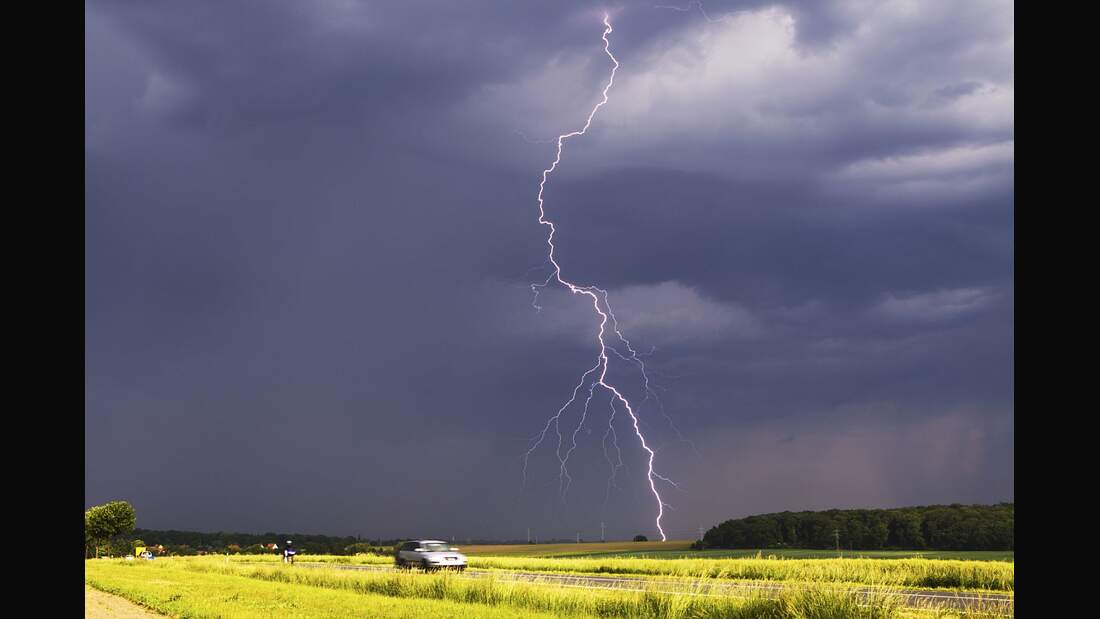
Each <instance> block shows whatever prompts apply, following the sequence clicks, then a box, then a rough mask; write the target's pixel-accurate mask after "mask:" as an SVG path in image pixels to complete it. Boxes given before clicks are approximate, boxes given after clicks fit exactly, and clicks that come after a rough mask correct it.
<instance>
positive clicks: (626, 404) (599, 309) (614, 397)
mask: <svg viewBox="0 0 1100 619" xmlns="http://www.w3.org/2000/svg"><path fill="white" fill-rule="evenodd" d="M603 25H604V27H605V29H604V33H603V37H602V38H603V43H604V52H605V53H606V54H607V57H608V58H610V59H611V62H612V63H613V65H614V66H613V67H612V68H611V76H610V78H609V79H608V80H607V86H605V87H604V89H603V97H602V99H601V100H600V102H599V103H597V104H596V105H595V107H593V108H592V111H591V112H590V113H589V114H588V118H587V119H585V122H584V126H583V127H581V128H580V129H579V130H576V131H571V132H569V133H565V134H562V135H559V136H558V138H557V145H558V149H557V154H556V156H555V157H554V162H553V163H552V164H551V165H550V167H549V168H547V169H545V170H543V171H542V182H540V183H539V194H538V202H539V223H540V224H542V225H544V226H547V227H549V228H550V233H549V235H548V236H547V237H546V244H547V246H548V248H549V254H548V256H549V258H548V261H549V263H550V265H551V266H552V267H553V271H552V272H551V274H550V276H549V277H547V278H546V281H544V282H542V283H541V284H532V286H531V290H532V291H533V292H534V295H535V299H534V301H533V302H532V305H534V306H535V308H536V309H539V310H541V309H542V308H541V307H540V306H539V305H538V293H539V291H540V289H542V288H545V287H546V286H549V285H550V284H551V283H552V282H554V281H557V283H559V284H561V285H562V286H563V287H565V288H567V289H569V291H570V292H572V293H573V294H579V295H584V296H586V297H588V298H589V299H591V301H592V309H593V310H594V311H595V312H596V315H598V316H599V320H600V326H599V331H598V333H597V334H596V341H597V342H598V343H599V348H600V352H599V354H598V355H597V357H596V363H595V364H594V365H593V366H592V367H591V368H589V369H588V370H587V371H585V372H584V374H582V375H581V379H580V381H579V382H578V383H577V385H576V386H575V387H574V388H573V394H572V396H570V398H569V400H567V401H566V402H565V404H564V405H562V407H561V408H559V409H558V411H557V413H555V414H554V415H552V416H551V417H550V418H549V419H547V420H546V425H545V427H543V429H542V432H540V433H539V434H538V439H537V440H536V441H535V443H534V445H532V446H531V448H530V449H529V450H527V453H526V454H524V458H523V480H524V484H525V485H526V483H527V461H528V459H529V458H530V456H531V454H532V453H533V452H534V451H535V450H536V449H537V448H538V446H539V445H541V444H542V441H543V439H545V438H546V433H547V432H548V431H549V430H550V426H551V425H553V426H554V428H555V432H556V433H557V435H558V449H557V455H558V460H559V462H560V473H559V479H560V487H559V491H560V492H561V494H562V496H563V497H564V496H565V492H566V491H567V490H568V488H569V484H570V482H571V481H572V477H570V476H569V471H568V468H567V466H566V464H567V462H568V461H569V456H570V455H571V454H572V453H573V450H574V449H576V447H577V433H578V432H579V431H580V429H581V427H582V426H583V425H584V422H585V420H586V419H587V417H588V406H589V404H590V403H591V402H592V398H593V396H594V394H595V391H596V388H597V387H601V388H603V389H605V390H606V391H607V392H609V393H610V394H611V408H612V414H614V410H615V403H616V401H617V402H618V403H619V405H620V408H621V409H622V410H625V411H626V413H627V415H629V416H630V420H631V422H632V423H633V427H634V434H635V435H636V436H637V437H638V441H639V442H640V443H641V446H642V449H643V450H644V451H645V452H646V453H647V454H649V458H648V470H647V473H646V478H647V479H648V481H649V489H650V490H651V491H652V492H653V497H654V498H655V499H656V501H657V521H656V524H657V530H658V531H659V532H660V534H661V541H665V540H666V539H667V537H666V536H665V531H664V529H663V528H662V527H661V518H662V517H663V516H664V513H665V507H667V506H668V505H667V504H666V503H665V502H664V501H663V500H662V499H661V493H660V492H659V491H658V490H657V483H656V480H658V479H659V480H661V481H664V482H667V483H670V484H673V485H675V483H674V482H672V480H670V479H668V478H667V477H663V476H661V475H658V474H657V473H656V472H655V471H654V469H653V459H654V456H655V453H654V451H653V449H651V448H650V446H649V444H648V443H647V442H646V440H645V436H644V435H643V434H642V431H641V428H640V427H639V426H638V417H637V415H635V412H634V407H633V406H632V405H631V404H630V401H629V400H628V399H627V398H626V396H625V395H623V393H622V391H620V390H619V389H618V388H616V387H615V386H614V385H612V384H611V383H609V382H607V366H608V361H609V358H608V355H607V351H608V349H610V350H611V351H612V352H613V353H615V355H617V356H618V357H620V358H621V359H623V360H625V361H629V362H631V363H635V364H637V366H638V367H639V369H640V371H641V373H642V376H643V377H644V378H645V387H646V398H647V399H648V398H649V395H650V393H651V392H650V388H649V377H648V376H646V372H645V364H644V363H643V361H642V360H641V359H640V358H639V356H638V353H637V352H636V351H635V350H634V348H633V347H632V346H631V345H630V342H629V341H628V340H627V339H626V338H625V337H624V336H623V334H622V331H621V330H620V329H619V322H618V320H617V319H616V318H615V313H614V312H613V311H612V310H611V304H610V302H609V301H608V298H607V291H606V290H604V289H602V288H599V287H597V286H594V285H588V286H581V285H579V284H576V283H574V282H572V281H569V280H567V279H565V278H564V277H563V276H562V272H561V265H559V264H558V261H557V259H556V258H555V256H554V250H555V247H554V234H555V233H556V232H557V228H555V226H554V222H553V221H551V220H550V219H548V218H547V217H546V209H545V203H544V201H543V192H544V191H545V189H546V181H547V180H548V179H549V178H550V175H551V174H552V173H553V172H554V170H556V169H557V167H558V164H559V163H561V155H562V148H563V146H564V145H565V141H566V140H568V139H570V138H574V137H577V136H581V135H584V134H585V132H586V131H588V128H589V127H590V126H591V125H592V119H593V118H594V117H595V116H596V112H597V111H599V109H600V108H601V107H603V106H604V104H606V103H607V101H608V96H607V93H608V91H610V90H611V86H612V85H613V84H614V83H615V72H616V71H618V69H619V61H618V60H616V59H615V56H614V54H612V53H611V42H610V41H609V40H608V38H607V35H609V34H611V31H612V29H611V22H610V20H609V17H608V15H607V14H604V16H603ZM609 321H610V323H611V324H610V325H608V322H609ZM609 328H610V330H612V331H614V333H615V337H616V338H617V339H618V340H619V341H621V342H622V343H623V345H624V346H625V347H626V350H627V352H628V353H629V354H621V353H620V352H619V351H618V350H616V349H615V348H612V347H611V346H609V345H608V344H607V343H606V342H605V341H604V336H605V335H606V334H607V331H608V329H609ZM590 377H592V378H590ZM586 384H587V385H588V393H587V395H586V396H585V400H584V410H583V412H582V414H581V418H580V422H579V423H578V425H577V429H576V430H574V432H573V435H572V446H571V447H569V448H568V449H567V450H566V452H565V455H564V456H562V453H561V452H562V441H563V437H562V434H561V429H560V425H559V423H560V420H561V415H562V413H564V412H565V411H566V409H568V408H569V407H570V406H572V405H573V403H574V402H576V400H577V397H578V394H580V392H581V389H582V388H584V387H585V385H586ZM613 421H614V417H612V419H611V420H609V424H610V423H612V422H613ZM613 432H614V430H613V429H612V433H613ZM612 436H613V437H614V434H612ZM605 439H606V435H605ZM615 439H616V440H615V448H616V449H618V448H619V446H618V440H617V437H615ZM606 455H607V453H606V444H605V456H606ZM609 461H610V459H609ZM619 462H620V464H621V462H622V460H621V455H620V459H619ZM615 468H617V467H613V468H612V475H614V471H615ZM613 480H614V478H613V477H612V480H611V482H610V483H613Z"/></svg>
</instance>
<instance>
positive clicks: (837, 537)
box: [833, 529, 840, 552]
mask: <svg viewBox="0 0 1100 619" xmlns="http://www.w3.org/2000/svg"><path fill="white" fill-rule="evenodd" d="M833 537H834V538H835V539H836V551H837V552H840V529H833Z"/></svg>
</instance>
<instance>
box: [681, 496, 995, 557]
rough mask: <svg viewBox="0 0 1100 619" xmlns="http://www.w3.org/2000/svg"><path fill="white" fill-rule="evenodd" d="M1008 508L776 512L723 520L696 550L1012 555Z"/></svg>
mask: <svg viewBox="0 0 1100 619" xmlns="http://www.w3.org/2000/svg"><path fill="white" fill-rule="evenodd" d="M1014 518H1015V507H1014V503H998V504H996V505H957V504H956V505H928V506H921V507H901V508H896V509H831V510H828V511H820V512H780V513H777V514H762V515H759V516H749V517H747V518H740V519H736V520H727V521H725V522H723V523H722V524H719V525H718V526H715V527H713V528H711V529H710V530H709V531H707V533H706V535H704V536H703V539H702V542H697V543H696V545H695V547H696V548H835V547H836V546H837V545H839V546H840V548H841V549H842V550H889V549H898V550H923V549H935V550H1015V542H1014V530H1015V527H1014Z"/></svg>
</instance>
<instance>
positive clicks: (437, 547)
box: [420, 542, 451, 552]
mask: <svg viewBox="0 0 1100 619" xmlns="http://www.w3.org/2000/svg"><path fill="white" fill-rule="evenodd" d="M420 547H421V548H423V549H424V550H426V551H428V552H446V551H448V550H450V549H451V545H450V544H440V543H435V542H432V543H424V544H421V545H420Z"/></svg>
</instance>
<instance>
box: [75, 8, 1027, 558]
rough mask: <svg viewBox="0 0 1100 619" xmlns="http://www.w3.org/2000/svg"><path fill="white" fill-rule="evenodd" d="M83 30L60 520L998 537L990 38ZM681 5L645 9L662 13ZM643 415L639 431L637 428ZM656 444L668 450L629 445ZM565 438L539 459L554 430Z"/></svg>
mask: <svg viewBox="0 0 1100 619" xmlns="http://www.w3.org/2000/svg"><path fill="white" fill-rule="evenodd" d="M664 2H667V3H668V6H665V7H661V6H654V4H655V3H654V2H619V3H616V4H608V5H601V4H597V3H592V2H562V1H554V2H549V1H547V2H461V3H458V2H438V3H426V2H356V1H353V0H326V1H312V2H291V1H283V2H276V1H272V2H246V1H239V2H221V1H218V2H214V1H210V2H204V1H197V0H196V1H191V2H184V3H178V2H111V1H106V0H104V1H93V2H88V3H87V4H86V5H85V15H86V20H85V346H86V379H85V446H86V456H85V465H86V468H85V502H86V504H88V505H92V504H98V503H102V502H105V501H108V500H112V499H126V500H129V501H131V502H132V503H133V504H134V506H135V508H136V510H137V517H138V526H140V527H145V528H177V529H190V530H237V531H255V532H262V531H299V532H313V533H329V534H341V535H355V534H361V535H365V536H371V537H388V536H431V537H446V538H449V537H450V536H452V535H453V536H455V537H456V539H462V538H466V537H480V538H512V539H514V538H523V537H525V535H526V530H527V528H528V527H530V528H531V530H532V532H533V534H535V535H538V536H540V537H542V538H543V539H545V538H549V537H559V536H560V537H573V536H574V535H575V534H576V533H577V532H580V534H581V535H582V536H584V537H586V538H588V539H597V538H598V536H599V530H600V528H599V527H600V522H601V521H602V522H606V525H607V534H608V537H609V538H624V537H628V536H631V535H634V534H636V533H643V534H646V535H650V536H654V535H656V534H657V530H656V527H655V522H654V520H655V517H656V503H655V502H654V499H653V496H652V495H651V494H650V491H649V487H648V483H647V481H646V475H645V456H646V454H645V452H644V451H643V450H642V449H641V446H640V444H639V441H638V439H637V437H636V436H635V435H634V433H633V430H632V428H631V426H630V425H629V420H628V418H627V417H626V416H625V415H624V414H623V411H622V410H621V409H620V410H619V411H618V413H617V415H616V418H615V420H614V422H613V424H614V425H612V426H611V427H613V428H614V429H615V435H616V436H617V437H618V441H619V447H620V451H621V457H622V463H623V466H622V467H621V468H618V470H617V471H616V475H615V479H614V480H613V483H609V481H610V480H609V478H610V473H611V471H612V468H613V466H612V465H611V464H609V460H608V457H609V456H610V458H611V462H617V460H618V457H619V455H618V452H616V451H615V450H614V448H613V446H609V448H608V449H607V450H606V451H605V449H604V447H603V445H604V444H605V440H606V441H608V442H609V441H610V438H608V427H609V417H610V415H611V411H610V409H609V401H608V398H607V396H606V395H605V394H603V393H601V392H599V391H597V394H596V397H595V398H594V399H593V403H592V407H591V409H590V411H589V415H588V418H587V421H586V423H585V424H584V426H582V427H581V429H580V431H579V432H578V433H577V448H576V451H575V452H573V454H572V455H571V457H570V460H569V474H570V476H571V477H572V483H571V485H570V486H569V489H568V492H567V493H565V495H564V497H563V496H562V493H561V492H560V484H559V468H560V465H559V461H558V457H557V455H555V448H556V447H557V444H556V443H557V439H556V436H554V433H553V430H551V433H550V439H548V441H547V442H545V443H543V444H542V445H540V446H539V448H538V450H536V451H535V452H534V453H533V455H532V456H531V458H530V461H529V464H528V479H527V483H526V485H524V479H523V455H524V453H525V451H526V450H527V449H528V448H529V447H530V446H531V445H532V441H531V439H532V437H533V436H535V435H537V434H538V432H539V431H540V430H541V429H542V428H543V427H544V425H545V424H546V421H547V418H548V417H549V416H551V415H553V414H554V413H555V411H556V410H557V409H558V408H559V407H560V406H561V405H562V404H563V403H565V401H566V400H568V398H569V396H570V394H571V393H572V390H573V388H574V386H575V385H576V384H577V381H578V380H579V379H580V377H581V374H582V373H583V372H584V371H585V370H586V369H588V368H589V367H591V366H592V365H593V363H594V362H595V360H596V354H597V351H598V346H597V342H596V339H595V337H596V331H597V328H598V321H597V317H596V316H595V314H594V313H593V312H592V308H591V303H590V302H586V300H585V299H584V298H583V297H577V296H574V295H570V294H568V293H567V292H563V291H562V290H561V289H556V290H547V291H546V292H544V293H543V295H542V296H541V297H540V299H539V305H541V306H542V310H541V311H536V309H535V308H534V307H533V299H532V295H531V290H530V284H531V283H534V282H538V281H542V280H544V279H545V278H546V276H547V274H548V273H549V271H547V263H546V253H545V250H546V228H545V227H544V226H540V225H539V223H538V203H537V199H536V198H537V194H538V185H539V181H540V178H541V174H542V170H543V169H544V168H546V167H547V166H548V165H549V164H550V163H551V162H552V161H553V159H554V154H555V145H554V143H553V139H554V138H555V137H556V136H557V135H559V134H561V133H564V132H568V131H573V130H576V129H579V128H580V127H581V126H582V125H583V123H584V120H585V118H586V116H587V115H588V113H589V111H591V109H592V107H593V106H594V105H595V104H596V103H597V102H598V101H599V100H600V93H601V91H602V90H603V88H604V86H605V85H606V84H607V80H608V77H609V75H610V70H611V62H610V60H609V58H608V57H607V55H606V54H605V53H604V51H603V41H602V40H601V38H600V37H601V35H602V34H603V30H604V27H603V24H602V23H601V22H602V19H603V13H604V11H607V13H608V14H609V16H610V20H611V23H612V26H613V28H614V31H613V32H612V33H611V34H610V35H609V39H610V45H611V51H612V53H613V54H614V55H615V57H616V58H617V59H618V61H619V62H620V63H621V67H620V68H619V70H618V73H617V75H616V78H615V82H614V84H613V87H612V88H611V90H610V91H609V101H608V103H607V104H606V105H605V106H603V107H602V108H600V110H599V111H598V113H597V115H596V117H595V119H594V121H593V124H592V126H591V128H590V129H589V130H588V132H587V133H586V134H585V135H583V136H580V137H577V138H574V139H571V140H569V141H568V142H566V144H565V149H564V152H563V156H562V162H561V165H560V166H559V167H558V168H557V170H556V171H555V172H554V174H553V175H552V176H551V177H550V180H549V182H548V183H547V185H546V192H545V195H544V197H545V200H546V210H547V216H548V217H549V218H551V219H553V220H554V221H555V222H556V225H557V236H556V239H555V240H556V244H557V253H556V254H555V255H556V257H557V260H558V262H559V263H560V264H561V267H562V269H563V274H564V276H565V277H567V278H568V279H571V280H573V281H576V282H578V283H580V284H584V285H588V284H594V285H598V286H600V287H602V288H605V289H607V290H608V293H609V299H610V301H611V303H612V305H613V306H614V308H615V309H616V311H617V313H618V317H619V319H620V324H621V326H622V327H623V329H624V333H625V334H626V335H627V336H628V337H629V338H630V339H631V342H632V343H633V344H634V347H635V348H636V349H637V350H638V351H640V352H643V353H648V355H647V356H646V357H644V359H645V363H646V364H647V367H648V368H649V376H650V380H651V383H652V385H653V391H654V394H655V396H654V395H651V396H650V397H649V398H648V399H647V398H646V397H645V393H644V390H643V386H642V382H641V380H640V379H639V377H638V375H637V373H636V372H634V371H632V369H631V366H630V365H629V364H626V363H623V362H622V361H621V360H618V359H615V360H613V361H612V364H611V368H610V373H609V375H608V377H609V380H611V381H615V382H616V384H618V385H619V386H620V387H621V388H622V389H623V391H624V393H625V394H627V395H628V397H629V398H631V400H632V401H633V402H635V403H636V404H637V410H638V416H639V418H640V429H641V430H642V432H643V433H644V434H645V436H646V439H647V441H648V442H649V444H650V445H651V446H653V447H654V448H655V450H656V457H655V465H656V468H657V471H658V472H659V473H660V474H662V475H664V476H665V477H668V478H670V479H672V480H674V481H676V482H677V484H678V486H679V487H678V488H675V487H672V486H670V485H668V484H665V483H664V482H659V488H660V491H661V492H662V494H663V496H664V498H665V501H666V502H667V503H668V504H669V505H670V506H671V510H669V511H667V512H666V515H665V517H664V520H663V524H664V528H665V530H666V532H667V533H668V534H669V536H670V537H671V538H679V539H685V538H691V537H694V535H695V531H696V529H697V527H699V526H704V527H709V526H712V525H714V524H716V523H717V522H720V521H722V520H725V519H727V518H732V517H740V516H745V515H749V514H753V513H761V512H769V511H782V510H803V509H826V508H833V507H892V506H903V505H914V504H930V503H953V502H962V503H971V502H973V503H987V502H997V501H1005V500H1012V499H1013V479H1014V471H1013V437H1014V424H1013V414H1014V398H1013V354H1014V343H1013V305H1014V303H1013V297H1014V291H1013V269H1014V265H1013V232H1014V229H1013V202H1014V191H1013V173H1014V109H1013V107H1014V75H1013V74H1014V68H1013V54H1014V15H1013V5H1012V3H1011V2H1007V1H984V0H974V1H971V2H966V3H958V2H949V1H939V0H923V1H920V2H915V1H878V2H875V1H870V2H865V1H829V2H818V1H810V2H732V1H726V2H722V1H720V0H710V1H707V2H705V3H704V4H703V5H701V6H700V5H699V4H687V3H684V2H681V3H679V4H675V3H673V2H672V1H671V0H663V2H657V3H656V4H658V5H660V4H663V3H664ZM674 4H675V5H674ZM658 404H660V406H658ZM662 409H663V410H662ZM580 412H581V409H580V408H579V407H572V408H570V409H568V410H566V411H565V413H564V414H563V416H562V425H561V428H562V432H563V434H564V435H565V440H566V447H568V442H569V438H570V436H571V435H572V432H573V430H574V429H575V428H576V427H577V423H578V421H579V420H580Z"/></svg>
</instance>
